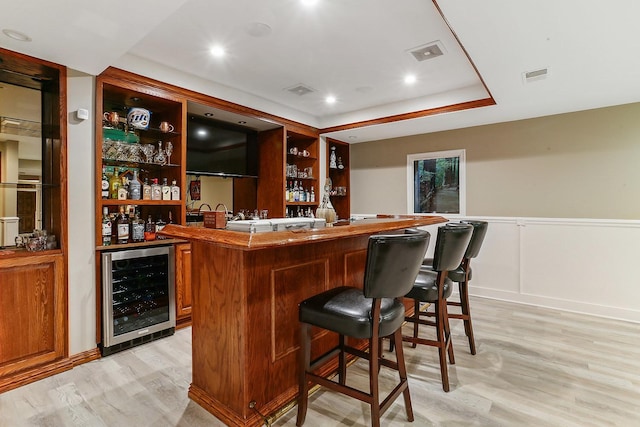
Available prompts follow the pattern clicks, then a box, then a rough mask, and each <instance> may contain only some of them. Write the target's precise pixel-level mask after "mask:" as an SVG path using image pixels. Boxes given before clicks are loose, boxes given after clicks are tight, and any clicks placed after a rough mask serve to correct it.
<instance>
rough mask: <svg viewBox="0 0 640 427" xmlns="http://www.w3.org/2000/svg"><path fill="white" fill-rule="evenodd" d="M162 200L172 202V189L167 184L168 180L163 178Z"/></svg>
mask: <svg viewBox="0 0 640 427" xmlns="http://www.w3.org/2000/svg"><path fill="white" fill-rule="evenodd" d="M162 200H171V187H169V184H168V183H167V178H162Z"/></svg>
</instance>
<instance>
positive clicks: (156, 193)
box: [151, 178, 162, 200]
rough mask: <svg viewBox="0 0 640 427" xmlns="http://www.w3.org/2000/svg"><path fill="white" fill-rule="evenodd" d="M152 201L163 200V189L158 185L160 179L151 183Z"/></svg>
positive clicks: (154, 179)
mask: <svg viewBox="0 0 640 427" xmlns="http://www.w3.org/2000/svg"><path fill="white" fill-rule="evenodd" d="M151 200H162V187H160V184H158V178H153V180H152V181H151Z"/></svg>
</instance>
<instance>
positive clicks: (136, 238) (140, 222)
mask: <svg viewBox="0 0 640 427" xmlns="http://www.w3.org/2000/svg"><path fill="white" fill-rule="evenodd" d="M144 226H145V224H144V219H142V218H140V211H139V210H138V209H136V211H135V213H134V214H133V220H132V221H131V240H132V241H133V242H143V241H144V232H145V228H144Z"/></svg>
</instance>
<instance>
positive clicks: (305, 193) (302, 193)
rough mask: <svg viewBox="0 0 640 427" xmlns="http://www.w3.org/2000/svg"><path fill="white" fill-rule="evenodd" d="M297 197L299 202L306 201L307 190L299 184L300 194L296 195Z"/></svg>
mask: <svg viewBox="0 0 640 427" xmlns="http://www.w3.org/2000/svg"><path fill="white" fill-rule="evenodd" d="M298 199H299V200H300V201H301V202H306V201H307V192H306V190H305V189H304V187H303V186H302V185H300V196H299V197H298Z"/></svg>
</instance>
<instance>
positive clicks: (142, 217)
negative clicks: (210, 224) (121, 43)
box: [96, 72, 186, 250]
mask: <svg viewBox="0 0 640 427" xmlns="http://www.w3.org/2000/svg"><path fill="white" fill-rule="evenodd" d="M129 77H131V78H132V79H133V80H131V81H130V80H128V79H129ZM135 79H136V77H135V76H129V75H126V76H125V77H124V78H111V76H109V73H108V72H107V73H106V74H104V75H101V76H99V77H98V79H97V84H98V90H97V96H96V100H97V108H96V111H97V112H98V114H99V116H98V121H97V123H96V125H97V131H96V134H97V138H96V145H97V147H96V153H98V155H97V156H96V168H97V170H98V171H99V173H98V174H97V175H98V176H97V182H96V187H97V191H99V193H98V194H97V195H96V200H97V202H96V217H97V221H96V222H97V224H96V242H97V249H98V250H104V249H105V248H106V249H109V248H110V247H113V246H115V245H117V246H118V248H127V247H134V246H138V245H140V244H141V243H146V244H151V243H150V242H153V241H154V240H156V238H157V234H156V233H157V231H159V230H161V229H162V227H163V226H164V225H165V224H167V223H173V222H175V223H182V221H183V218H184V215H185V207H184V180H185V168H184V161H183V158H184V149H183V147H184V135H183V132H182V129H183V122H184V111H185V108H186V100H184V99H183V98H181V97H180V96H179V95H178V94H175V93H173V92H170V91H163V90H159V89H158V88H157V87H154V88H153V89H152V88H151V87H147V86H146V85H145V83H146V82H140V81H136V80H135ZM153 84H154V85H155V83H153ZM127 226H128V229H127Z"/></svg>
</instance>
